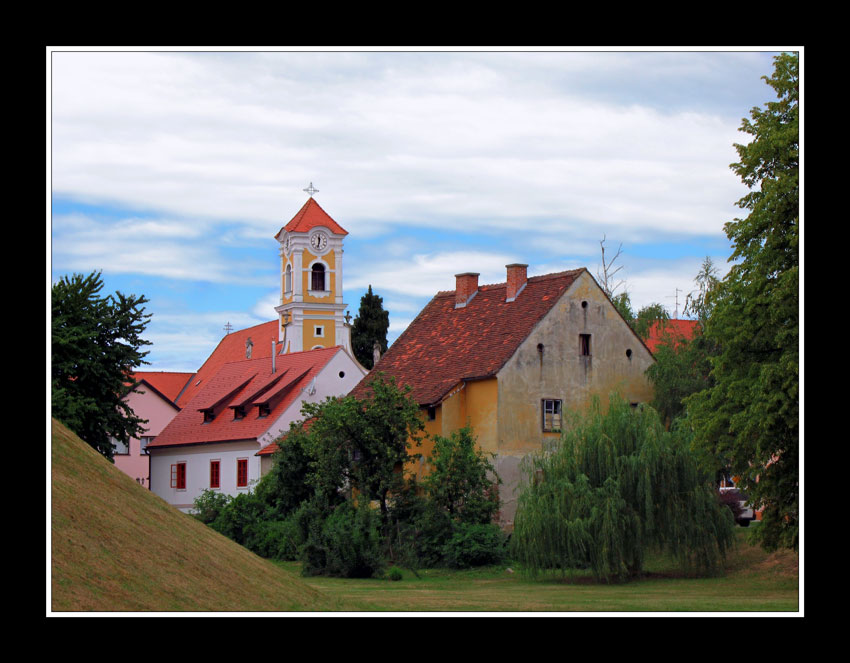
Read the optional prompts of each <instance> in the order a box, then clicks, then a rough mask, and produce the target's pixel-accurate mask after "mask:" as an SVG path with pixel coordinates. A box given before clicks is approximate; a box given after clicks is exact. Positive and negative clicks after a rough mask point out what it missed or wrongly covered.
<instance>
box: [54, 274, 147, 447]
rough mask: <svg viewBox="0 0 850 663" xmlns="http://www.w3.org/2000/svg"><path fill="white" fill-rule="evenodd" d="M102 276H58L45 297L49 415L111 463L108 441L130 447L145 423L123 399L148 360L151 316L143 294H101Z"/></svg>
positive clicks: (134, 385)
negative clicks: (47, 300)
mask: <svg viewBox="0 0 850 663" xmlns="http://www.w3.org/2000/svg"><path fill="white" fill-rule="evenodd" d="M100 274H101V273H100V272H92V273H91V274H89V275H88V276H83V275H82V274H74V275H73V276H71V277H67V276H63V277H62V278H60V279H59V281H58V282H57V283H55V284H54V285H53V288H52V292H51V307H52V308H51V314H52V320H51V325H52V327H51V395H52V413H53V416H54V417H55V418H56V419H58V420H59V421H61V422H62V423H64V424H65V425H66V426H68V428H70V429H71V430H72V431H74V432H75V433H76V434H77V435H79V436H80V438H82V439H83V440H85V441H86V442H87V443H88V444H90V445H91V446H92V447H94V448H95V449H97V451H99V452H100V453H101V454H103V455H104V456H106V457H107V458H109V459H110V460H111V459H112V455H113V453H114V450H115V445H114V442H113V440H115V441H117V442H120V443H122V444H129V441H130V438H133V437H139V436H140V435H141V433H142V432H143V430H144V429H143V428H142V424H145V423H147V421H146V420H144V419H141V418H140V417H138V416H136V414H135V413H134V412H133V410H132V408H131V407H130V406H129V405H128V404H127V403H126V402H125V401H124V400H123V397H124V396H126V395H127V393H129V391H131V390H132V389H134V388H135V387H136V384H137V383H135V382H134V380H133V378H132V373H133V372H134V370H136V369H137V368H138V367H139V366H141V365H142V364H147V363H148V362H146V361H144V357H145V356H146V355H147V354H148V353H147V352H146V351H145V352H143V351H142V350H141V348H142V347H143V346H145V345H150V341H146V340H144V339H143V338H142V333H143V332H144V330H145V327H146V326H147V323H148V320H149V319H150V317H151V316H150V314H146V313H145V312H144V311H145V309H144V307H143V306H142V305H143V304H145V303H147V301H148V300H147V299H146V298H145V297H144V296H141V297H137V296H136V295H129V296H126V295H123V294H122V293H120V292H116V293H115V294H114V295H109V296H107V297H102V296H100V294H99V293H100V291H101V290H102V289H103V281H102V279H101V275H100Z"/></svg>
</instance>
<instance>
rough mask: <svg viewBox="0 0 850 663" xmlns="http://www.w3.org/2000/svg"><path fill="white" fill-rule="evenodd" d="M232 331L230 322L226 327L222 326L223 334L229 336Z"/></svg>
mask: <svg viewBox="0 0 850 663" xmlns="http://www.w3.org/2000/svg"><path fill="white" fill-rule="evenodd" d="M232 331H233V325H231V324H230V322H229V321H228V323H227V324H226V325H224V333H225V334H229V333H230V332H232Z"/></svg>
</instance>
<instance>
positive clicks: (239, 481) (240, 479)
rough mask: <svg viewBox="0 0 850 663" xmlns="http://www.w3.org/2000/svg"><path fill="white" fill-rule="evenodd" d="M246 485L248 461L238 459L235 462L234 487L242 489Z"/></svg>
mask: <svg viewBox="0 0 850 663" xmlns="http://www.w3.org/2000/svg"><path fill="white" fill-rule="evenodd" d="M247 485H248V459H247V458H240V459H239V460H237V461H236V487H237V488H244V487H246V486H247Z"/></svg>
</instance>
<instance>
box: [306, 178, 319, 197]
mask: <svg viewBox="0 0 850 663" xmlns="http://www.w3.org/2000/svg"><path fill="white" fill-rule="evenodd" d="M303 190H304V191H306V192H307V193H309V194H310V197H311V198H312V197H313V194H314V193H318V192H319V190H318V189H316V188H315V187H314V186H313V183H312V182H310V186H308V187H307V188H306V189H303Z"/></svg>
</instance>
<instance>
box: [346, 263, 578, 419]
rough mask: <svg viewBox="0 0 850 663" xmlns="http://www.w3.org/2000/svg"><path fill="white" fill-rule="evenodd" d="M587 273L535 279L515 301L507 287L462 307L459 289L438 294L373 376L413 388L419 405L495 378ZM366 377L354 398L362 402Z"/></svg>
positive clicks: (488, 290) (484, 290)
mask: <svg viewBox="0 0 850 663" xmlns="http://www.w3.org/2000/svg"><path fill="white" fill-rule="evenodd" d="M584 271H585V269H584V268H582V269H576V270H572V271H568V272H558V273H555V274H546V275H544V276H532V277H530V278H529V279H528V281H527V282H526V285H525V289H524V290H523V291H522V292H521V293H520V294H519V296H518V297H517V298H516V300H514V301H513V302H505V292H506V288H507V284H506V283H498V284H495V285H481V286H479V287H478V293H477V294H476V295H475V296H474V297H473V298H472V299H471V300H470V301H469V303H468V304H467V305H466V306H465V307H464V308H459V309H456V308H455V291H454V290H451V291H448V292H438V293H437V295H436V296H435V297H434V298H433V299H432V300H431V301H430V302H429V303H428V305H427V306H426V307H425V308H424V309H423V310H422V312H421V313H420V314H419V315H418V316H416V318H415V319H414V320H413V322H411V323H410V325H409V326H408V327H407V329H406V330H405V331H404V332H403V333H402V334H401V336H399V337H398V339H396V341H395V342H394V343H393V344H392V345H391V346H390V348H389V349H388V350H387V352H386V354H385V355H384V356H383V357H381V359H380V361H379V362H378V364H377V365H376V366H375V368H374V369H373V372H377V371H383V372H384V373H386V374H387V375H388V376H395V378H396V381H397V383H399V384H400V385H404V384H409V385H410V386H411V387H413V391H412V392H411V396H412V397H413V398H414V399H415V400H416V402H417V403H419V404H420V405H430V404H433V403H437V402H439V401H440V399H441V398H442V397H444V396H445V395H446V394H447V393H448V392H449V391H450V390H451V389H452V388H453V387H454V386H455V385H457V384H458V382H460V381H461V380H464V379H474V378H484V377H490V376H493V375H495V374H496V373H497V372H498V371H499V370H500V369H501V368H502V366H503V365H504V364H505V362H506V361H507V360H508V359H510V357H511V356H512V355H513V354H514V352H516V350H517V348H518V347H519V345H520V343H522V341H524V340H525V338H526V337H527V336H528V335H529V333H531V330H532V329H533V328H534V326H535V325H536V324H537V323H538V322H539V321H540V319H541V318H543V316H544V315H546V313H548V312H549V310H550V309H551V308H552V307H553V306H554V305H555V302H557V301H558V299H559V298H560V297H561V295H562V294H563V293H564V292H565V291H566V290H567V288H569V287H570V286H571V285H572V283H573V282H574V281H575V280H576V278H577V277H578V276H579V274H581V273H582V272H584ZM367 383H368V378H366V379H364V380H362V381H361V382H360V384H358V385H357V386H356V387H355V388H354V390H353V391H352V392H351V393H352V395H354V396H356V397H358V398H364V397H365V396H366V392H367V386H368V385H367Z"/></svg>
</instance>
